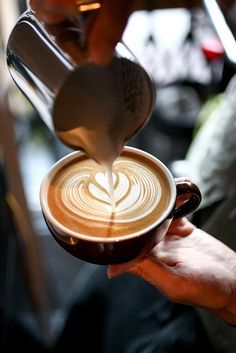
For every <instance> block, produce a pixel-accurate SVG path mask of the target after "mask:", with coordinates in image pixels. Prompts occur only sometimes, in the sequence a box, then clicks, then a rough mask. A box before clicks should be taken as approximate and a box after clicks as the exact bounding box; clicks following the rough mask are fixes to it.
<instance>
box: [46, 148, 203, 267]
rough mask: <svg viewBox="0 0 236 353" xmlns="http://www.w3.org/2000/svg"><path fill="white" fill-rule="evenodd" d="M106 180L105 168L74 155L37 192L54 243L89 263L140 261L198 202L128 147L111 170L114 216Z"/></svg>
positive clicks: (152, 160)
mask: <svg viewBox="0 0 236 353" xmlns="http://www.w3.org/2000/svg"><path fill="white" fill-rule="evenodd" d="M106 180H107V178H106V168H105V167H103V166H102V165H99V164H97V163H96V162H95V161H94V160H93V159H91V158H90V157H88V156H87V155H86V154H85V153H84V152H82V151H76V152H72V153H71V154H69V155H67V156H66V157H64V158H62V159H61V160H59V161H58V162H57V163H56V164H54V165H53V166H52V168H51V169H50V170H49V172H48V174H47V175H46V176H45V177H44V179H43V181H42V184H41V189H40V202H41V207H42V212H43V215H44V218H45V221H46V223H47V226H48V228H49V230H50V232H51V233H52V235H53V236H54V238H55V239H56V240H57V242H58V243H59V244H60V245H61V246H62V247H63V248H64V249H65V250H67V251H68V252H69V253H70V254H72V255H74V256H76V257H78V258H80V259H82V260H84V261H87V262H90V263H95V264H101V265H105V264H117V263H122V262H127V261H131V260H133V259H135V258H137V257H139V256H143V255H144V254H145V253H148V252H149V251H150V250H151V249H152V248H153V247H154V246H155V245H156V244H157V243H158V242H160V241H161V239H162V238H163V237H164V236H165V234H166V232H167V230H168V227H169V226H170V223H171V221H172V220H173V219H175V218H179V217H183V216H186V215H188V214H190V213H192V212H193V211H195V210H196V209H197V207H198V206H199V205H200V202H201V193H200V191H199V189H198V187H197V186H196V185H195V184H193V183H192V182H188V181H184V182H175V180H174V178H173V176H172V175H171V173H170V171H169V170H168V168H167V167H166V166H165V165H164V164H163V163H162V162H161V161H160V160H158V159H157V158H156V157H154V156H152V155H150V154H148V153H146V152H144V151H142V150H140V149H136V148H133V147H128V146H126V147H124V149H123V151H122V153H121V155H120V156H119V157H118V158H117V159H116V161H115V162H114V164H113V185H114V198H115V205H116V207H115V212H114V210H112V207H111V204H110V197H109V187H108V185H107V182H106ZM183 195H185V196H183ZM183 198H184V200H185V201H184V202H181V205H180V206H177V205H176V204H180V202H177V201H178V200H179V201H180V199H181V200H182V199H183Z"/></svg>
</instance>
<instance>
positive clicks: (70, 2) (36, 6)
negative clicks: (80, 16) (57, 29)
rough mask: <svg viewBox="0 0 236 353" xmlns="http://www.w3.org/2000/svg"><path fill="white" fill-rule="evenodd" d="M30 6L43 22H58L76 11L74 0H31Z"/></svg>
mask: <svg viewBox="0 0 236 353" xmlns="http://www.w3.org/2000/svg"><path fill="white" fill-rule="evenodd" d="M29 5H30V7H31V8H32V10H33V11H34V12H35V13H36V15H37V18H38V19H39V20H41V21H43V22H45V23H49V24H53V23H58V22H61V21H62V20H64V19H65V18H68V17H70V16H73V15H76V14H77V13H78V9H77V5H76V2H75V1H74V0H50V1H49V0H47V1H45V0H43V1H41V0H40V1H39V0H31V1H30V2H29Z"/></svg>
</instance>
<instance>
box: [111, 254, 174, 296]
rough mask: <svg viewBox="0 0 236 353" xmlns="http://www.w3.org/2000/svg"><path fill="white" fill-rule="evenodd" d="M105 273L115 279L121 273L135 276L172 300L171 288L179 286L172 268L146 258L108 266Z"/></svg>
mask: <svg viewBox="0 0 236 353" xmlns="http://www.w3.org/2000/svg"><path fill="white" fill-rule="evenodd" d="M107 273H108V277H109V278H113V277H116V276H118V275H120V274H123V273H132V274H135V275H136V276H138V277H141V278H143V279H144V280H146V281H147V282H149V283H151V284H152V285H154V286H155V287H156V288H158V289H159V290H160V291H161V292H163V293H164V294H165V295H167V296H168V297H169V298H171V299H173V300H176V298H174V295H173V294H172V293H174V291H173V288H175V287H176V288H178V287H177V286H178V285H180V284H181V283H180V279H179V278H178V276H176V273H175V269H174V268H173V267H169V266H166V265H165V264H162V263H161V262H157V261H155V260H152V259H150V258H147V257H144V258H142V259H140V260H139V261H136V262H132V263H125V264H120V265H110V266H109V267H108V272H107Z"/></svg>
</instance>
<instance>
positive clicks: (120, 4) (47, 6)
mask: <svg viewBox="0 0 236 353" xmlns="http://www.w3.org/2000/svg"><path fill="white" fill-rule="evenodd" d="M28 2H29V5H30V7H31V8H32V10H34V11H35V13H36V15H37V17H38V18H39V19H40V20H41V21H43V22H45V23H47V24H56V23H58V22H60V21H63V20H64V19H66V18H68V17H70V16H74V15H76V14H78V5H76V0H29V1H28ZM144 4H145V1H143V0H129V1H127V0H115V1H111V0H103V1H102V6H101V9H100V10H99V11H96V12H94V14H93V15H91V16H89V17H88V18H87V19H86V21H87V22H86V23H85V30H86V32H87V46H88V50H89V53H90V57H91V59H92V60H93V61H94V62H96V63H98V64H105V63H107V62H109V60H110V59H111V58H112V55H113V52H114V48H115V46H116V44H117V43H118V41H119V40H120V39H121V37H122V34H123V31H124V29H125V27H126V24H127V21H128V18H129V16H130V14H131V13H132V12H133V11H135V10H137V9H140V8H142V7H145V6H144Z"/></svg>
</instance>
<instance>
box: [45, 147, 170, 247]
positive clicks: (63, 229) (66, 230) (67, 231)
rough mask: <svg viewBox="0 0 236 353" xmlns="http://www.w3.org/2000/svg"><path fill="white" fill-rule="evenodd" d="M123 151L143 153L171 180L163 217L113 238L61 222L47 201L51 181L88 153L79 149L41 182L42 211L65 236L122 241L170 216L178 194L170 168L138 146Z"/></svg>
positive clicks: (137, 235) (145, 230) (96, 240)
mask: <svg viewBox="0 0 236 353" xmlns="http://www.w3.org/2000/svg"><path fill="white" fill-rule="evenodd" d="M122 151H129V152H134V153H136V154H139V155H141V156H142V157H145V158H148V159H149V160H151V161H152V162H154V164H156V165H158V167H160V168H161V170H162V172H163V173H164V174H165V176H166V177H167V179H168V182H169V187H170V201H169V204H168V207H167V208H166V210H165V211H164V212H163V214H162V215H161V217H159V218H158V219H157V220H156V221H155V222H153V223H152V224H151V225H149V226H148V227H146V228H144V229H142V230H139V231H138V232H134V233H131V234H127V235H121V236H116V237H112V238H107V237H101V236H100V237H97V236H96V237H95V236H91V235H87V234H82V233H78V232H75V231H73V230H71V229H69V228H67V227H65V226H64V225H62V224H61V223H60V222H58V221H57V220H56V219H55V218H54V217H53V215H52V213H51V212H50V209H49V207H48V203H47V195H48V188H49V183H50V181H51V180H52V179H53V177H54V176H55V174H56V173H57V172H58V170H59V169H60V168H62V167H63V166H64V165H65V164H66V163H69V162H70V161H72V160H73V159H76V158H78V157H79V156H84V155H86V153H85V152H83V151H81V150H78V151H74V152H71V153H69V154H68V155H66V156H65V157H63V158H61V159H60V160H58V161H57V162H56V163H55V164H53V166H52V167H51V168H50V169H49V171H48V173H47V174H46V175H45V177H44V178H43V180H42V182H41V186H40V204H41V208H42V212H43V214H44V217H46V219H47V220H48V221H49V222H50V224H51V225H52V226H53V227H55V228H56V230H59V232H60V233H62V234H64V235H65V236H72V237H75V238H77V239H83V240H87V241H90V242H103V243H111V242H120V241H124V240H127V239H132V238H136V237H139V236H142V235H143V234H146V233H148V232H149V231H151V230H152V229H154V228H156V227H157V226H159V225H160V224H162V223H163V221H165V220H166V219H167V218H168V216H169V215H170V214H171V212H172V211H173V208H174V206H175V201H176V195H177V191H176V184H175V181H174V178H173V176H172V175H171V173H170V171H169V169H168V168H167V167H166V166H165V165H164V163H163V162H161V161H160V160H159V159H158V158H156V157H154V156H152V155H151V154H149V153H148V152H145V151H143V150H140V149H138V148H135V147H130V146H125V147H124V148H123V150H122Z"/></svg>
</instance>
